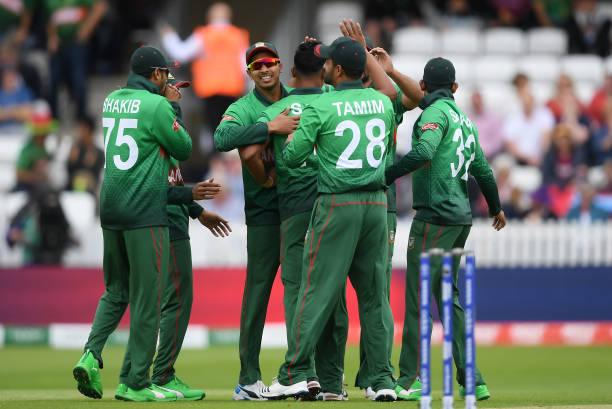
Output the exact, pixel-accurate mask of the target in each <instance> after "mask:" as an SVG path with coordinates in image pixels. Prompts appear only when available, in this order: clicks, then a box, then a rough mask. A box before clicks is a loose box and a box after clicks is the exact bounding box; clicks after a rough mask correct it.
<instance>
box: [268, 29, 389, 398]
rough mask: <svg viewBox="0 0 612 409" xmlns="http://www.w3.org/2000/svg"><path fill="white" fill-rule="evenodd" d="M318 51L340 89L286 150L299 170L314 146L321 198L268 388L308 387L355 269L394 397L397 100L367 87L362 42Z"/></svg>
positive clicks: (277, 391) (317, 105)
mask: <svg viewBox="0 0 612 409" xmlns="http://www.w3.org/2000/svg"><path fill="white" fill-rule="evenodd" d="M315 53H316V54H318V55H319V56H321V57H322V58H326V59H327V60H326V62H325V81H326V82H328V83H330V84H332V85H334V87H335V91H334V92H331V93H326V94H322V95H321V96H320V97H319V98H318V99H317V100H316V101H314V102H313V103H312V104H311V105H309V106H307V107H306V108H304V110H303V113H302V118H301V121H300V125H299V127H298V129H297V130H296V132H295V136H294V137H292V136H289V138H288V139H287V140H288V141H289V144H288V145H287V147H286V148H285V150H284V152H283V160H284V161H285V163H286V165H287V166H288V167H293V168H297V167H299V166H301V165H302V163H304V161H305V160H307V159H308V157H309V156H310V155H311V154H312V152H313V149H314V147H315V144H316V149H317V158H318V162H319V171H318V177H317V190H318V192H319V195H318V197H317V199H316V202H315V205H314V208H313V211H312V214H311V219H310V224H309V228H308V233H307V236H306V243H305V248H304V257H303V264H302V282H301V285H300V292H299V295H298V305H297V306H296V313H295V317H294V319H293V322H294V324H293V325H294V330H292V333H294V334H295V337H291V339H290V344H289V348H288V350H287V353H286V356H285V363H283V365H282V366H281V368H280V371H279V376H278V379H277V381H275V382H274V383H272V385H270V387H269V388H267V389H266V390H265V391H264V392H263V393H262V396H264V397H267V398H271V399H278V398H284V397H288V396H301V395H304V394H306V393H308V389H307V382H306V378H307V376H308V371H309V368H310V359H311V356H312V354H313V352H314V349H315V345H316V343H317V341H318V340H319V338H320V336H321V333H322V332H323V329H324V326H325V323H327V322H328V320H329V318H330V316H331V314H332V312H333V311H334V309H335V307H336V305H337V302H338V299H340V298H341V297H342V294H343V291H344V288H345V284H346V278H347V276H349V277H350V278H351V282H352V284H353V287H354V288H355V290H356V292H357V297H358V302H359V312H360V314H359V315H360V319H361V325H362V331H364V333H365V334H364V339H365V345H366V353H367V355H368V358H369V359H370V364H371V366H372V368H373V373H375V374H376V376H375V379H373V386H374V388H375V389H376V391H377V396H376V398H377V400H395V392H394V391H393V387H394V382H393V379H392V374H391V370H390V367H389V364H388V351H387V342H386V341H385V337H386V333H387V331H388V330H387V329H386V328H385V323H384V321H383V320H381V319H380V318H381V317H382V316H383V314H384V312H383V311H386V312H389V313H390V311H388V310H389V309H390V307H389V302H388V299H387V298H386V297H385V290H384V286H385V283H384V282H385V278H384V274H385V266H386V253H387V240H386V236H387V233H386V231H387V225H386V207H387V201H386V196H385V192H384V190H383V189H384V181H383V179H384V177H383V175H384V164H385V160H386V154H387V151H388V147H389V141H390V134H391V132H392V130H393V106H392V103H391V100H390V99H389V98H388V97H387V96H385V95H383V94H381V93H380V92H378V91H376V90H373V89H368V88H364V87H363V84H362V82H361V77H362V75H363V72H364V70H365V67H366V59H367V57H366V52H365V49H364V47H363V45H362V44H360V43H359V42H357V41H355V40H354V39H352V38H349V37H340V38H338V39H337V40H335V41H334V42H333V43H332V44H331V45H330V46H324V45H319V46H317V48H316V50H315Z"/></svg>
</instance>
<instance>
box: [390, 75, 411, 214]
mask: <svg viewBox="0 0 612 409" xmlns="http://www.w3.org/2000/svg"><path fill="white" fill-rule="evenodd" d="M395 89H396V90H397V98H395V101H393V112H394V113H395V128H394V129H393V144H391V145H390V146H389V153H387V164H386V166H387V167H389V166H391V165H393V163H394V162H395V152H396V151H397V128H398V127H399V125H400V124H401V123H402V121H403V119H404V112H406V111H407V109H406V107H405V106H404V104H403V103H402V90H401V89H400V88H399V87H398V86H397V85H395ZM387 212H388V213H397V199H396V185H395V182H393V183H391V185H390V186H389V189H388V190H387Z"/></svg>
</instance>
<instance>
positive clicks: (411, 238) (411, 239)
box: [408, 237, 414, 250]
mask: <svg viewBox="0 0 612 409" xmlns="http://www.w3.org/2000/svg"><path fill="white" fill-rule="evenodd" d="M408 250H414V237H410V238H409V239H408Z"/></svg>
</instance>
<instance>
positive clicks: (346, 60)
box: [315, 37, 367, 71]
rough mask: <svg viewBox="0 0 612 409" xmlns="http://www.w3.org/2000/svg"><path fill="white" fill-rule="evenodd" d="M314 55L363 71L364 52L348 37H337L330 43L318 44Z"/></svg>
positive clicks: (358, 44)
mask: <svg viewBox="0 0 612 409" xmlns="http://www.w3.org/2000/svg"><path fill="white" fill-rule="evenodd" d="M315 55H318V56H319V57H321V58H331V59H332V60H334V62H335V63H336V64H340V65H341V66H343V67H345V68H349V69H351V70H357V71H365V66H366V58H367V57H366V53H365V50H364V49H363V46H362V45H361V44H360V43H358V42H357V41H355V40H354V39H352V38H350V37H338V38H336V39H335V40H334V42H333V43H331V44H330V45H323V44H319V45H318V46H317V47H316V48H315Z"/></svg>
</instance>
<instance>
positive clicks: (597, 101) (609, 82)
mask: <svg viewBox="0 0 612 409" xmlns="http://www.w3.org/2000/svg"><path fill="white" fill-rule="evenodd" d="M608 102H612V74H608V75H606V77H605V78H604V83H603V86H602V87H601V88H600V89H598V90H597V92H596V93H595V95H593V99H591V103H590V104H589V107H588V109H587V111H588V114H589V116H590V118H591V120H592V121H594V122H595V125H596V126H597V127H599V126H602V125H604V122H605V121H606V119H605V115H606V112H605V111H606V104H607V103H608Z"/></svg>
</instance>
